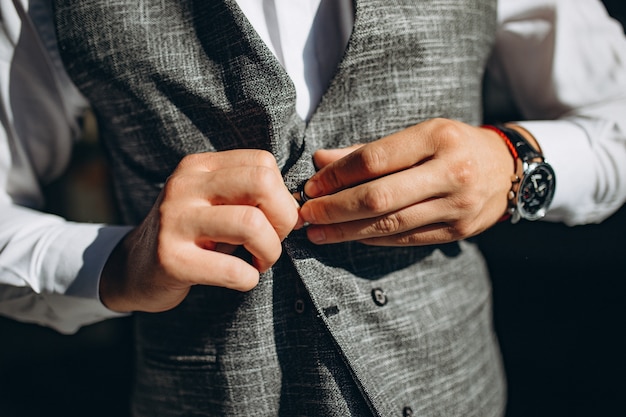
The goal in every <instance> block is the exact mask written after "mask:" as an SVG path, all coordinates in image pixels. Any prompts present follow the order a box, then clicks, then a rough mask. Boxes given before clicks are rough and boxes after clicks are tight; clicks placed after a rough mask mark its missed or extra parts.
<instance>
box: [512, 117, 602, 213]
mask: <svg viewBox="0 0 626 417" xmlns="http://www.w3.org/2000/svg"><path fill="white" fill-rule="evenodd" d="M516 124H518V125H520V126H522V127H523V128H524V129H526V130H528V131H529V132H530V133H531V134H532V135H533V136H534V137H535V139H537V142H538V143H539V146H541V150H542V151H543V155H544V157H545V158H546V161H547V162H548V163H549V164H550V165H552V168H554V172H555V176H556V191H555V193H554V198H553V200H552V204H551V206H550V209H549V210H548V212H547V214H546V217H545V220H548V221H554V222H564V223H566V224H568V225H575V224H583V223H587V222H589V220H591V219H590V218H589V214H590V213H592V212H594V204H593V198H592V196H593V193H594V191H595V172H594V168H593V164H591V163H590V161H589V159H590V155H591V153H592V149H591V144H590V141H589V138H588V136H587V133H586V132H585V130H584V129H582V128H581V127H580V126H578V125H576V124H575V123H572V122H569V121H565V120H557V121H523V122H516Z"/></svg>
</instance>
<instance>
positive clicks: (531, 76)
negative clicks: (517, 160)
mask: <svg viewBox="0 0 626 417" xmlns="http://www.w3.org/2000/svg"><path fill="white" fill-rule="evenodd" d="M498 21H499V29H498V32H497V36H496V44H495V47H494V53H493V56H492V59H491V61H490V63H489V66H488V72H489V74H490V76H491V79H492V80H493V81H494V84H495V85H496V86H497V87H496V88H495V90H501V91H496V93H495V94H496V95H497V94H498V93H502V94H504V93H503V92H505V91H506V94H508V95H510V99H511V100H512V102H513V103H514V106H515V107H516V110H517V113H518V114H519V115H521V120H518V122H519V124H520V125H522V126H523V127H525V128H526V129H527V130H528V131H530V132H531V133H532V134H533V135H534V136H535V137H536V138H537V141H538V142H539V144H540V146H541V148H542V150H543V152H544V155H545V156H546V159H547V160H548V162H550V164H551V165H552V166H553V168H554V170H555V172H556V184H557V185H556V193H555V196H554V200H553V203H552V206H551V208H550V210H549V212H548V214H547V215H546V220H549V221H559V222H564V223H566V224H569V225H577V224H585V223H597V222H601V221H602V220H604V219H605V218H607V217H608V216H610V215H611V214H612V213H614V212H615V211H616V210H617V209H619V208H620V207H621V206H622V205H623V203H624V201H625V200H626V117H624V115H625V114H626V39H625V37H624V31H623V28H622V27H621V26H620V24H619V23H618V22H617V21H615V20H613V19H611V18H610V17H609V16H608V14H607V11H606V9H605V8H604V6H603V4H602V3H601V2H600V1H598V0H552V1H543V0H524V1H521V0H501V1H500V2H499V12H498ZM492 90H494V89H493V88H492ZM501 101H503V102H504V101H506V100H501Z"/></svg>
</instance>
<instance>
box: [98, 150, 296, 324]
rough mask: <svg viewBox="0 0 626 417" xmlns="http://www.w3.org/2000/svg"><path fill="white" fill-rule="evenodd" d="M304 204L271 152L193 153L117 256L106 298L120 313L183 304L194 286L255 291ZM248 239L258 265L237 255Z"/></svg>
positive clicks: (106, 275) (109, 267)
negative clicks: (289, 187) (291, 189)
mask: <svg viewBox="0 0 626 417" xmlns="http://www.w3.org/2000/svg"><path fill="white" fill-rule="evenodd" d="M297 207H298V205H297V204H296V203H295V201H294V199H293V197H292V195H291V193H290V192H289V191H288V190H287V188H286V186H285V184H284V182H283V180H282V176H281V174H280V171H279V169H278V166H277V165H276V160H275V159H274V157H273V156H272V155H271V154H270V153H268V152H265V151H260V150H233V151H225V152H217V153H203V154H195V155H190V156H187V157H185V158H184V159H183V160H182V161H181V162H180V164H179V165H178V167H177V168H176V170H175V171H174V173H173V174H172V175H171V176H170V177H169V178H168V180H167V182H166V184H165V186H164V187H163V190H162V191H161V194H160V195H159V198H158V199H157V201H156V203H155V205H154V206H153V208H152V210H151V211H150V213H149V214H148V216H147V217H146V218H145V220H144V221H143V222H142V223H141V224H140V225H139V226H138V227H137V228H136V229H134V230H133V231H132V232H130V233H129V234H128V236H126V238H125V239H124V240H122V242H120V244H119V245H118V246H117V248H116V249H115V250H114V251H113V253H112V254H111V256H110V258H109V260H108V261H107V264H106V265H105V268H104V271H103V273H102V277H101V281H100V297H101V300H102V302H103V303H104V305H106V306H107V307H108V308H109V309H111V310H114V311H120V312H129V311H149V312H158V311H165V310H169V309H171V308H174V307H175V306H177V305H178V304H180V303H181V302H182V301H183V299H184V298H185V296H186V295H187V293H188V292H189V289H190V288H191V286H193V285H198V284H199V285H213V286H219V287H226V288H231V289H235V290H239V291H248V290H250V289H252V288H254V287H255V286H256V285H257V284H258V282H259V272H263V271H265V270H267V269H269V268H270V267H271V266H272V265H273V264H274V263H275V262H276V261H277V260H278V258H279V257H280V254H281V250H282V249H281V241H282V240H283V239H284V238H285V237H286V236H287V235H288V234H289V233H290V232H291V230H292V229H293V228H294V226H295V225H296V222H297V220H298V208H297ZM240 245H241V246H243V247H244V248H245V249H247V250H248V252H250V254H251V255H252V259H253V261H252V265H251V264H249V263H248V262H246V261H244V260H242V259H240V258H238V257H236V256H233V255H232V254H231V253H232V251H233V248H234V247H236V246H240Z"/></svg>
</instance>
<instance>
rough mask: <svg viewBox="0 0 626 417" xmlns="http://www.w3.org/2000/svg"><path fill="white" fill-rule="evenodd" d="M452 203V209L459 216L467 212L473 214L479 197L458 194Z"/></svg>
mask: <svg viewBox="0 0 626 417" xmlns="http://www.w3.org/2000/svg"><path fill="white" fill-rule="evenodd" d="M453 201H454V202H453V205H454V209H456V210H457V211H458V212H459V213H461V214H465V213H468V212H472V213H473V212H474V211H475V210H476V208H477V207H478V205H479V203H480V201H479V197H478V196H477V195H474V194H472V193H462V194H459V195H457V196H456V197H455V198H454V200H453Z"/></svg>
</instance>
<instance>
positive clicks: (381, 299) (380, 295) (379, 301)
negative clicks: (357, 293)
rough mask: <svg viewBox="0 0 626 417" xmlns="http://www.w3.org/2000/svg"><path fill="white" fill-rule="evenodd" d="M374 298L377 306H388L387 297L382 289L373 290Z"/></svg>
mask: <svg viewBox="0 0 626 417" xmlns="http://www.w3.org/2000/svg"><path fill="white" fill-rule="evenodd" d="M372 298H373V299H374V303H375V304H376V305H377V306H380V307H382V306H384V305H385V304H387V296H386V295H385V292H384V291H383V290H382V289H380V288H374V289H373V290H372Z"/></svg>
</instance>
